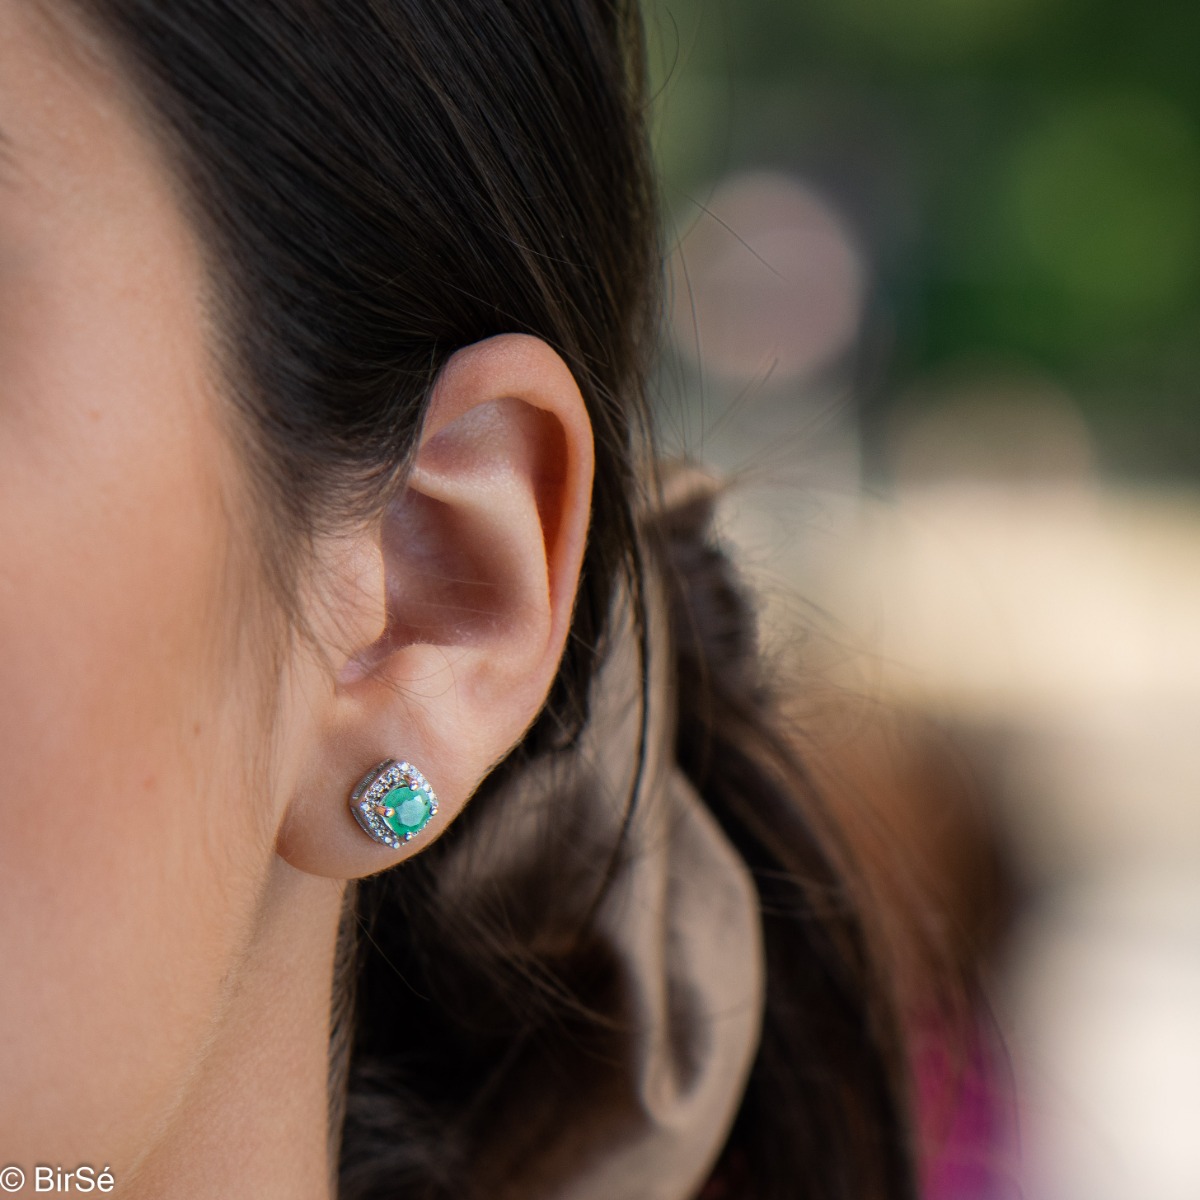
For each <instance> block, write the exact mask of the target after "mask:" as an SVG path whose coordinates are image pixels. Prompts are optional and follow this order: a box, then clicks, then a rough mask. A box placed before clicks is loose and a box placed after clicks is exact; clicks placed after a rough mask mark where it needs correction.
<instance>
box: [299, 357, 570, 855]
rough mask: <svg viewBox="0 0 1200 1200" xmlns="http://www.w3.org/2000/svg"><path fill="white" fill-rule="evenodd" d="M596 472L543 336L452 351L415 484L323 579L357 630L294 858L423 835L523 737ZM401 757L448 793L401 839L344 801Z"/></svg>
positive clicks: (566, 384)
mask: <svg viewBox="0 0 1200 1200" xmlns="http://www.w3.org/2000/svg"><path fill="white" fill-rule="evenodd" d="M592 470H593V452H592V431H591V423H590V421H589V418H588V413H587V409H586V406H585V405H584V402H583V397H582V396H581V395H580V392H579V388H578V386H577V384H576V382H575V379H574V377H573V376H572V374H571V372H570V371H569V370H568V368H567V366H566V364H565V363H564V362H563V360H562V359H561V358H560V357H559V356H558V354H557V353H556V352H555V351H554V350H552V349H551V348H550V347H549V346H548V345H547V344H546V343H545V342H543V341H540V340H539V339H537V338H533V337H529V336H525V335H522V334H503V335H501V336H498V337H494V338H490V339H489V340H487V341H483V342H478V343H476V344H475V345H472V346H468V347H466V348H464V349H462V350H459V351H458V352H457V353H455V354H454V355H453V357H452V358H451V359H450V360H449V362H447V364H446V365H445V367H444V368H443V369H442V371H441V372H440V373H439V375H438V378H437V380H436V382H435V385H434V388H433V393H432V396H431V399H430V402H429V406H428V410H427V414H426V417H425V421H424V425H423V428H422V433H421V437H420V443H419V446H418V449H417V452H416V455H415V458H414V461H413V465H412V469H411V472H410V474H409V476H408V479H407V482H406V485H405V487H404V489H403V491H402V492H401V493H400V494H399V495H397V496H396V497H395V498H394V499H393V500H392V502H391V503H390V504H389V505H388V507H387V510H386V512H385V513H384V515H383V517H382V520H381V521H380V522H379V523H378V524H376V525H375V526H374V527H373V528H371V529H370V530H367V531H364V532H363V533H362V534H361V536H359V537H357V538H355V539H353V544H352V545H351V546H350V547H349V552H346V549H347V548H346V547H345V546H343V547H342V548H341V549H340V550H339V553H338V554H337V556H336V561H335V562H333V565H332V569H333V571H334V572H335V573H337V574H339V575H340V576H344V578H341V579H335V581H334V582H335V584H341V585H344V586H334V587H326V588H322V594H323V595H325V596H326V597H333V598H334V599H333V600H331V601H330V600H328V599H327V600H326V602H325V603H326V606H327V608H328V607H329V606H330V605H331V606H332V608H333V609H334V610H336V611H326V612H325V613H324V614H322V616H323V618H324V619H323V620H322V621H320V622H319V623H318V626H317V627H318V628H328V629H333V630H342V631H343V637H344V631H347V630H352V631H355V632H354V633H353V634H352V635H351V639H350V640H351V641H352V642H353V643H354V644H353V645H350V646H347V645H345V643H344V641H343V642H342V644H341V645H340V646H335V645H334V644H333V643H332V641H331V645H330V646H329V647H327V648H328V649H329V650H330V655H329V659H330V666H329V667H328V673H329V676H330V677H329V678H328V679H327V680H326V681H325V683H326V684H327V685H328V686H326V687H322V688H320V689H319V698H313V697H310V698H309V699H308V701H307V708H308V710H309V713H310V720H309V721H308V722H306V724H309V727H310V729H311V730H312V732H311V734H310V736H309V738H308V741H309V744H308V745H306V746H305V747H304V748H303V749H302V750H298V751H297V753H298V755H299V756H300V757H301V758H302V759H303V760H304V761H303V762H302V763H297V764H295V765H296V767H298V768H299V769H298V770H295V771H294V772H293V771H289V772H288V774H289V776H290V777H292V778H293V779H295V780H296V783H295V785H294V788H292V789H291V791H292V794H291V795H290V796H289V797H288V798H287V800H286V811H285V812H284V814H283V819H282V822H281V826H280V831H279V837H278V850H279V853H280V854H281V856H282V857H283V858H284V859H286V860H287V861H288V862H289V863H291V864H292V865H293V866H294V867H297V868H298V869H300V870H302V871H306V872H309V873H311V874H315V875H322V876H329V877H333V878H339V879H351V878H358V877H360V876H364V875H368V874H371V873H372V872H374V871H378V870H381V869H383V868H385V867H387V866H390V865H391V864H392V863H394V862H397V861H398V860H400V859H402V858H404V857H406V856H407V855H409V854H411V853H414V852H417V851H419V850H420V849H421V848H422V847H423V846H427V845H428V844H429V843H430V842H431V841H432V840H433V839H434V838H436V837H437V836H438V835H439V834H440V833H441V832H442V831H443V830H444V829H445V828H446V826H447V825H448V824H449V823H450V822H451V821H452V820H454V818H455V816H457V814H458V813H459V812H461V811H462V808H463V806H464V805H465V804H466V802H467V800H468V799H469V797H470V796H471V793H472V792H473V791H474V790H475V788H476V787H477V786H478V785H479V783H480V782H481V781H482V780H483V778H484V776H485V775H486V774H487V772H488V770H489V769H490V768H491V767H492V766H493V765H494V764H495V763H496V762H497V761H499V760H500V759H501V758H503V757H504V756H505V755H506V754H507V753H508V752H509V751H510V750H511V749H512V748H513V746H514V745H515V744H516V743H517V742H518V741H519V740H520V738H521V736H522V735H523V733H524V732H525V730H526V729H527V728H528V727H529V725H530V724H531V723H532V722H533V720H534V718H535V717H536V716H537V715H538V713H539V711H540V710H541V707H542V705H543V703H544V702H545V699H546V695H547V693H548V691H549V689H550V686H551V684H552V682H553V680H554V677H555V674H556V673H557V670H558V665H559V660H560V659H561V657H562V652H563V648H564V645H565V643H566V637H567V632H568V629H569V627H570V623H571V614H572V608H573V605H574V601H575V592H576V588H577V585H578V581H579V572H580V567H581V564H582V561H583V552H584V546H585V543H586V540H587V529H588V517H589V513H590V509H591V490H592ZM326 565H327V566H329V564H326ZM338 597H340V599H338ZM314 705H315V706H316V711H313V708H314ZM289 740H291V739H285V740H284V743H283V744H285V745H286V744H288V741H289ZM293 744H294V742H293ZM389 758H391V759H398V760H407V761H409V762H411V763H412V764H413V765H414V766H416V767H417V768H419V770H421V771H422V772H423V773H424V775H425V776H426V778H427V779H428V780H429V783H430V784H431V785H432V787H433V788H434V790H435V791H436V792H437V795H438V799H439V808H438V811H437V814H436V815H435V816H434V817H433V819H432V820H431V821H430V823H429V826H428V827H427V828H426V829H424V830H423V831H422V832H421V833H420V834H419V835H418V836H417V837H416V838H414V839H413V841H412V842H410V843H406V844H404V845H403V846H402V847H401V848H400V849H399V850H392V849H388V848H386V847H384V846H381V845H379V844H377V843H375V842H373V841H372V840H371V839H370V838H369V837H368V836H367V835H366V834H365V833H364V832H363V831H362V830H361V829H360V828H359V826H358V825H357V823H356V822H355V820H354V818H353V816H352V814H351V812H350V809H349V796H350V793H351V791H352V790H353V788H354V786H355V785H356V783H357V782H358V781H359V779H360V778H361V777H362V776H364V775H365V774H366V773H367V772H368V771H369V770H370V769H371V768H372V767H374V766H375V765H376V764H378V763H380V762H382V761H383V760H385V759H389Z"/></svg>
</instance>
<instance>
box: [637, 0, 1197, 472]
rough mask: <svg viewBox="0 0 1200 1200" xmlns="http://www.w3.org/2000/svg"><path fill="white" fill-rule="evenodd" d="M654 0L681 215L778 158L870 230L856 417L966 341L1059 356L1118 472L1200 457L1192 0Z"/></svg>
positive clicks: (661, 136)
mask: <svg viewBox="0 0 1200 1200" xmlns="http://www.w3.org/2000/svg"><path fill="white" fill-rule="evenodd" d="M646 14H647V22H648V29H649V37H650V46H651V61H652V71H653V76H654V85H655V93H656V122H657V126H656V130H657V132H656V143H657V149H658V153H659V157H660V163H661V169H662V173H663V176H664V182H665V190H666V198H667V203H668V207H669V209H670V211H671V213H672V214H673V219H674V221H675V222H676V225H677V227H681V226H685V225H686V223H687V222H688V221H689V220H691V219H692V218H693V216H694V215H695V213H696V212H697V211H698V207H697V206H699V205H702V204H703V203H704V200H705V195H706V192H707V190H709V189H710V188H711V186H712V184H713V183H714V182H715V181H716V180H717V179H719V178H720V177H721V176H722V175H725V174H726V173H728V172H730V171H735V170H740V169H748V168H762V167H767V168H773V169H779V170H783V171H787V172H789V173H791V174H793V175H796V176H798V177H800V178H803V179H806V180H808V181H809V182H810V183H811V184H812V185H813V186H815V187H816V188H818V189H819V190H821V191H822V192H823V193H824V194H825V195H826V196H827V197H829V198H830V199H831V200H833V202H834V203H835V204H836V205H837V206H838V207H839V208H840V209H841V211H842V212H843V214H844V215H845V216H846V217H847V219H848V220H849V221H850V222H851V223H852V225H853V226H854V228H855V229H856V231H857V234H858V236H859V237H860V238H861V240H862V243H863V245H864V247H865V249H866V253H867V256H868V259H869V261H870V263H871V268H872V271H873V273H874V278H875V280H876V298H875V303H874V307H873V317H872V320H873V329H874V333H873V336H875V337H876V339H877V340H878V339H882V341H883V342H885V343H886V353H885V354H883V355H882V358H883V360H884V362H885V367H884V369H883V372H882V375H881V376H880V377H878V378H874V379H872V380H871V381H869V382H868V383H867V384H866V385H864V395H863V396H862V397H861V402H862V404H863V413H864V418H865V421H866V423H867V426H868V434H869V432H870V425H871V422H872V421H876V422H878V421H879V420H881V419H883V418H886V415H887V410H888V407H889V405H890V404H892V403H893V402H894V397H895V396H897V395H899V394H900V393H902V392H903V390H904V388H905V387H906V385H907V384H908V383H909V382H910V381H912V380H914V379H916V378H919V377H922V376H924V375H926V374H927V373H928V372H930V371H932V370H937V369H939V368H942V367H944V366H945V365H947V364H949V363H953V362H960V361H963V360H964V359H970V358H978V359H980V360H984V361H996V362H1001V363H1018V364H1025V365H1027V366H1029V367H1031V368H1032V369H1034V370H1036V371H1040V372H1044V373H1047V374H1049V375H1051V376H1052V377H1053V378H1054V379H1055V380H1057V381H1059V382H1061V384H1062V385H1063V386H1064V387H1065V388H1066V389H1067V390H1068V391H1069V392H1070V393H1071V394H1073V395H1074V396H1075V397H1076V399H1077V401H1078V403H1079V404H1080V406H1081V408H1082V409H1083V411H1084V413H1085V415H1086V416H1087V418H1088V420H1089V422H1090V424H1091V426H1092V428H1093V431H1094V433H1095V435H1096V437H1097V439H1098V442H1099V445H1100V447H1101V452H1102V456H1103V459H1104V461H1105V463H1106V466H1107V467H1108V469H1109V470H1110V472H1117V473H1127V474H1134V475H1139V476H1146V475H1155V476H1176V477H1178V476H1184V477H1195V476H1197V475H1200V419H1198V418H1200V403H1198V402H1197V401H1198V396H1200V66H1198V65H1197V61H1196V59H1197V54H1198V52H1200V4H1188V3H1186V2H1185V0H1143V3H1142V4H1139V5H1133V4H1129V3H1126V2H1123V0H1118V2H1114V0H1090V2H1088V3H1084V2H1083V0H646ZM868 333H869V334H870V333H871V331H870V330H869V331H868Z"/></svg>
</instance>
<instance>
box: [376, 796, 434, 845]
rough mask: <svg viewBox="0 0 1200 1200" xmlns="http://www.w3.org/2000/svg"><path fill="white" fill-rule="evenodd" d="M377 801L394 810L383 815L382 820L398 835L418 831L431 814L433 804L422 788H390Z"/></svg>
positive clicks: (401, 835) (426, 822) (427, 822)
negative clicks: (389, 813) (385, 815)
mask: <svg viewBox="0 0 1200 1200" xmlns="http://www.w3.org/2000/svg"><path fill="white" fill-rule="evenodd" d="M379 803H380V804H383V805H386V806H387V807H388V808H390V809H393V810H394V812H393V815H392V816H390V817H384V822H385V823H386V824H387V825H388V826H390V828H391V829H392V830H393V832H394V833H396V834H397V836H399V837H405V836H406V835H408V834H413V833H419V832H420V831H421V830H422V829H424V828H425V826H426V825H428V824H429V818H430V817H431V816H433V804H432V802H431V800H430V797H429V793H428V792H426V791H425V790H424V789H423V788H409V787H397V788H392V790H391V791H390V792H388V793H387V795H386V796H384V797H383V799H381V800H380V801H379Z"/></svg>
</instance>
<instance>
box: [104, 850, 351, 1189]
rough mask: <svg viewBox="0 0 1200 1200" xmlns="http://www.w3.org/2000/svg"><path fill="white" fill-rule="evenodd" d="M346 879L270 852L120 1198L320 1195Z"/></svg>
mask: <svg viewBox="0 0 1200 1200" xmlns="http://www.w3.org/2000/svg"><path fill="white" fill-rule="evenodd" d="M343 887H344V885H343V884H341V883H339V882H337V881H334V880H327V879H319V878H315V877H313V876H311V875H304V874H301V873H300V872H298V871H296V870H294V869H293V868H291V867H290V866H288V865H287V864H286V863H284V862H283V861H282V860H280V859H276V860H274V862H273V865H272V868H271V873H270V876H269V878H268V882H267V886H266V888H265V889H264V893H263V896H262V899H261V901H260V904H259V907H258V910H257V918H256V923H255V929H254V931H253V933H252V935H251V937H250V939H249V942H248V945H247V949H246V952H245V954H244V955H243V956H242V958H241V960H240V961H239V963H238V965H237V966H236V967H235V968H234V970H233V971H232V972H231V973H230V976H229V978H227V980H226V981H225V982H226V986H227V997H228V1001H227V1004H226V1005H225V1007H224V1009H223V1010H222V1013H221V1015H220V1017H219V1018H218V1020H217V1022H216V1024H215V1026H214V1028H213V1032H212V1036H211V1039H210V1040H209V1043H208V1046H207V1049H206V1050H205V1052H204V1054H203V1056H202V1057H201V1058H200V1060H199V1061H198V1062H197V1064H196V1067H195V1070H194V1071H193V1072H192V1073H191V1074H190V1075H189V1077H188V1079H187V1081H186V1083H185V1084H184V1086H183V1089H182V1092H181V1095H180V1098H179V1103H178V1104H177V1105H175V1106H174V1108H173V1111H172V1112H171V1113H170V1114H168V1115H167V1117H166V1119H165V1120H164V1125H163V1129H162V1133H161V1135H160V1136H159V1137H158V1138H157V1139H156V1140H155V1142H154V1144H153V1146H152V1147H151V1148H150V1149H149V1151H148V1152H147V1154H146V1156H145V1158H144V1159H143V1160H142V1161H141V1163H140V1164H139V1165H138V1166H137V1168H136V1169H135V1171H134V1173H133V1175H132V1177H131V1178H129V1179H128V1180H126V1181H122V1180H118V1181H117V1192H116V1194H118V1195H120V1196H122V1197H125V1198H127V1200H207V1198H208V1197H212V1198H213V1200H217V1198H220V1200H228V1198H229V1197H234V1196H254V1197H256V1198H261V1200H273V1198H274V1197H278V1198H279V1200H329V1197H330V1195H331V1164H330V1161H329V1157H330V1156H329V1148H328V1139H329V1131H328V1119H329V1118H328V1111H329V1110H328V1076H329V1050H328V1047H329V1020H330V979H331V977H332V974H333V957H334V947H335V941H336V933H337V923H338V914H339V912H340V910H341V902H342V891H343Z"/></svg>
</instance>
